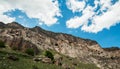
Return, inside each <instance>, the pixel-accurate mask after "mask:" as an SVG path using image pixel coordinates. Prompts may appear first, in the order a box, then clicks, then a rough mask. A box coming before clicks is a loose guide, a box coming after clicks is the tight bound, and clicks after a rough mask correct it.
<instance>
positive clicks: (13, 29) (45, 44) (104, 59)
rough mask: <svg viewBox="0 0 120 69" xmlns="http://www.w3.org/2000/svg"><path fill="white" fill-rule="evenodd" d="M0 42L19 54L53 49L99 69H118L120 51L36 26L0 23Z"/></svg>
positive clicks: (119, 67)
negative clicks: (27, 50) (109, 49)
mask: <svg viewBox="0 0 120 69" xmlns="http://www.w3.org/2000/svg"><path fill="white" fill-rule="evenodd" d="M0 40H3V41H4V42H5V43H6V45H8V46H10V47H16V48H17V49H18V50H21V51H25V49H27V48H33V49H34V51H35V53H36V54H37V53H38V52H39V50H40V49H42V50H48V49H52V50H55V51H57V52H58V53H61V54H63V55H65V56H69V57H72V58H76V60H79V61H80V62H84V63H94V64H96V65H97V66H98V67H100V68H101V69H120V66H119V65H120V54H119V53H120V50H117V51H111V52H110V51H107V50H105V49H102V48H101V47H100V45H99V44H98V43H97V42H96V41H93V40H89V39H83V38H79V37H74V36H72V35H69V34H63V33H53V32H50V31H46V30H43V29H42V28H40V27H38V26H36V27H34V28H25V27H23V26H21V25H19V24H17V23H16V22H13V23H9V24H4V23H0ZM56 63H57V61H56Z"/></svg>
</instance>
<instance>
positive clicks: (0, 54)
mask: <svg viewBox="0 0 120 69" xmlns="http://www.w3.org/2000/svg"><path fill="white" fill-rule="evenodd" d="M50 51H51V52H52V54H53V55H55V54H56V53H57V52H55V51H52V50H50ZM10 54H12V55H15V56H16V57H18V58H19V60H17V61H12V60H10V59H8V58H7V57H8V55H10ZM57 54H59V53H57ZM39 55H40V54H39ZM39 55H37V56H39ZM41 55H43V54H41ZM61 56H62V57H63V60H62V63H66V64H68V65H69V66H72V62H73V61H75V60H76V59H73V58H68V57H66V56H64V55H61ZM33 58H34V56H29V55H27V54H26V53H22V52H19V51H14V50H12V49H10V48H8V47H7V48H2V49H0V69H63V68H62V67H61V66H57V65H55V64H47V63H42V62H34V61H33ZM75 62H76V61H75ZM77 64H78V65H77V66H74V67H75V69H99V68H97V67H96V66H95V65H94V64H84V63H80V62H79V61H78V62H77Z"/></svg>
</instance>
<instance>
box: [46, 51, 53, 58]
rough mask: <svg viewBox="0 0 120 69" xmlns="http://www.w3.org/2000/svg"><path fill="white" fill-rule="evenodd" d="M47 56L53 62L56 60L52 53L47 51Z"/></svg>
mask: <svg viewBox="0 0 120 69" xmlns="http://www.w3.org/2000/svg"><path fill="white" fill-rule="evenodd" d="M45 56H46V57H48V58H50V59H51V60H54V57H53V54H52V53H51V52H50V51H45Z"/></svg>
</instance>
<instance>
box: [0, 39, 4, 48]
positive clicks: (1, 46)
mask: <svg viewBox="0 0 120 69" xmlns="http://www.w3.org/2000/svg"><path fill="white" fill-rule="evenodd" d="M0 48H5V43H4V42H3V41H1V40H0Z"/></svg>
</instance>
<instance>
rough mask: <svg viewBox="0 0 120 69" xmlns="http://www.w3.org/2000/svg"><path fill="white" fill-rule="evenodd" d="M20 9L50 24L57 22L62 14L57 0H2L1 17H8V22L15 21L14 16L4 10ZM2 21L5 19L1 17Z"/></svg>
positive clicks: (0, 1) (0, 4) (0, 3)
mask: <svg viewBox="0 0 120 69" xmlns="http://www.w3.org/2000/svg"><path fill="white" fill-rule="evenodd" d="M15 9H19V10H21V11H23V12H25V13H26V14H27V16H28V17H29V18H37V19H39V21H40V22H42V23H44V24H46V25H48V26H50V25H53V24H55V23H56V22H57V20H58V19H57V18H56V16H62V15H61V14H60V9H59V4H58V1H57V0H53V1H52V0H24V1H23V0H0V16H1V17H0V19H1V18H2V17H5V18H6V22H11V21H14V20H15V19H14V18H11V17H8V16H6V15H4V14H3V13H4V12H7V11H11V10H15ZM1 21H4V20H3V19H1Z"/></svg>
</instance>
